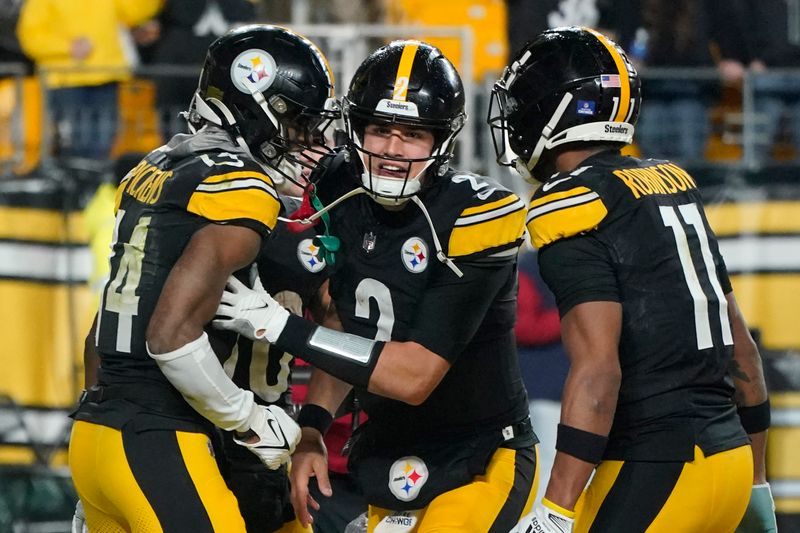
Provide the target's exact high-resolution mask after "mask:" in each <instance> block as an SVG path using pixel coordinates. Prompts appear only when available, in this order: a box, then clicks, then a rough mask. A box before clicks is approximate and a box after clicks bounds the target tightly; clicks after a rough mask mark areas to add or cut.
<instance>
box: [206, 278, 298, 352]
mask: <svg viewBox="0 0 800 533" xmlns="http://www.w3.org/2000/svg"><path fill="white" fill-rule="evenodd" d="M251 277H252V282H253V288H252V289H250V288H248V287H247V286H246V285H245V284H244V283H242V282H241V281H239V280H238V279H236V278H235V277H234V276H231V277H229V278H228V283H227V284H226V286H225V292H223V293H222V300H221V301H220V304H219V307H217V316H219V317H221V318H217V319H216V320H214V321H212V322H211V324H212V325H213V326H214V327H215V328H218V329H228V330H231V331H235V332H236V333H238V334H240V335H243V336H245V337H247V338H248V339H251V340H261V339H266V340H267V341H268V342H271V343H273V342H275V341H277V340H278V337H280V335H281V332H282V331H283V328H285V327H286V321H287V320H288V319H289V311H287V310H286V309H284V308H283V307H281V305H280V304H279V303H278V302H276V301H275V299H274V298H273V297H272V296H270V294H269V293H268V292H267V291H265V290H264V286H263V285H261V280H260V279H259V278H258V274H257V273H256V274H255V275H254V276H251Z"/></svg>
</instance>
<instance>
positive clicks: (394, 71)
mask: <svg viewBox="0 0 800 533" xmlns="http://www.w3.org/2000/svg"><path fill="white" fill-rule="evenodd" d="M342 110H343V116H344V118H345V126H346V128H347V132H348V137H349V142H348V144H347V146H346V147H345V148H344V149H343V150H342V151H341V152H340V153H338V155H336V156H335V158H334V159H333V161H331V162H329V164H328V165H326V166H325V168H326V169H327V170H326V171H325V172H324V175H322V176H321V177H320V179H319V182H318V185H317V189H316V194H317V196H318V199H319V200H321V202H322V204H325V205H331V204H332V203H333V202H334V201H335V200H337V199H338V198H341V197H343V196H344V195H355V197H348V198H347V199H345V200H343V201H342V202H341V203H338V204H337V205H336V206H335V207H333V209H332V210H331V211H330V213H329V214H330V217H331V221H330V228H331V233H333V234H334V235H335V236H336V237H338V238H339V239H340V242H339V243H334V245H333V246H328V247H327V248H328V252H334V251H335V255H334V257H335V261H336V269H335V270H334V272H333V273H332V274H331V276H332V277H331V281H330V293H331V297H332V299H333V301H334V303H335V305H336V308H337V311H338V314H339V316H340V318H341V321H342V325H343V327H344V331H345V332H346V333H339V332H334V331H332V330H328V329H325V328H320V327H316V326H314V325H312V324H310V323H309V322H306V321H303V320H300V319H298V318H296V317H292V316H289V315H288V314H287V313H286V312H285V311H283V310H282V309H281V308H280V307H278V306H275V305H274V302H272V301H271V298H270V297H269V295H268V294H266V293H264V292H261V293H256V292H254V291H251V292H250V293H246V296H245V295H244V294H242V295H240V296H243V297H246V298H251V297H253V296H256V295H259V296H260V300H259V301H258V302H255V303H252V302H251V304H250V305H243V304H241V303H240V302H239V301H238V300H237V298H230V299H229V300H228V303H227V304H226V305H222V306H221V308H220V310H219V314H222V315H226V316H229V317H232V318H231V319H230V320H228V321H227V322H226V321H223V323H222V325H225V326H226V327H231V328H234V329H236V330H237V331H240V332H242V333H244V334H245V335H249V336H251V337H256V338H265V339H267V340H269V341H270V342H273V343H276V344H277V345H278V346H281V347H286V348H287V349H288V350H289V351H292V352H293V353H295V354H297V355H298V356H301V357H303V358H304V359H306V360H308V361H309V362H310V363H312V364H313V365H314V366H315V367H316V368H317V369H318V370H322V371H324V373H323V372H319V371H317V372H315V374H314V376H313V377H312V382H311V385H310V388H309V395H308V401H309V402H310V404H307V405H305V406H304V407H303V409H302V410H301V413H300V417H299V419H298V422H299V423H300V425H301V427H302V428H303V437H302V441H301V444H300V447H299V448H298V452H297V453H296V454H295V455H294V457H293V462H292V499H293V503H294V506H295V512H296V513H297V514H298V517H299V518H300V519H301V520H304V521H305V522H308V521H310V515H309V514H308V510H307V506H308V505H312V506H317V505H319V503H318V502H316V501H314V500H312V499H310V498H309V497H308V490H307V486H308V480H309V478H310V477H311V476H316V478H317V481H318V483H319V484H320V487H321V490H322V492H323V493H326V492H329V491H330V487H329V485H328V482H327V472H326V464H325V458H324V446H323V445H322V441H321V434H322V433H324V430H325V429H326V427H327V425H328V424H329V422H330V419H331V416H332V413H333V412H334V411H335V410H336V408H337V407H338V405H339V403H340V402H341V401H342V399H343V398H344V396H345V394H346V393H347V392H348V391H349V389H350V387H351V385H352V386H355V388H356V391H357V395H358V397H359V399H360V401H361V404H362V406H363V408H364V410H365V411H366V413H367V414H368V415H369V420H368V421H367V422H366V423H365V424H364V425H363V426H362V427H361V428H360V429H359V431H358V432H357V436H356V437H355V439H354V443H353V446H352V450H351V455H350V466H351V469H352V470H353V472H354V473H355V475H356V476H357V477H358V478H359V480H360V482H361V486H362V489H363V490H364V492H365V495H366V497H367V500H368V502H369V503H370V508H369V516H368V522H369V531H373V530H374V529H375V528H377V527H380V528H381V529H382V528H385V527H389V526H394V527H397V526H398V525H404V526H405V527H406V528H407V529H404V531H432V530H436V531H454V532H455V531H459V532H475V533H477V532H482V533H485V532H487V531H492V532H504V533H505V532H506V531H508V530H509V529H510V528H511V527H513V526H514V524H516V523H517V521H518V520H519V518H520V517H521V516H522V515H523V514H524V513H526V512H527V510H528V509H529V508H530V507H531V505H532V500H533V495H534V494H535V490H536V487H535V483H536V480H535V472H536V465H535V462H536V461H535V447H534V445H535V443H536V437H535V435H534V434H533V431H532V429H531V427H530V421H529V419H528V411H527V399H526V394H525V390H524V388H523V385H522V380H521V377H520V373H519V368H518V364H517V358H516V348H515V342H514V335H513V326H514V320H515V307H516V306H515V303H516V254H517V249H518V247H519V245H520V243H521V237H522V233H523V228H524V220H523V218H524V212H525V207H524V203H523V202H522V201H521V200H520V199H519V198H518V197H517V196H515V195H514V194H512V193H511V192H510V191H508V190H506V189H505V188H503V187H501V186H500V185H498V184H497V183H495V182H493V181H490V180H488V179H487V178H484V177H481V176H476V175H472V174H467V173H463V172H459V171H456V170H453V169H451V168H449V166H448V161H449V159H450V157H451V153H452V149H453V142H454V139H455V137H456V135H457V134H458V132H459V130H460V129H461V127H462V125H463V121H464V120H465V115H464V92H463V87H462V84H461V80H460V78H459V76H458V73H457V72H456V70H455V68H454V67H453V66H452V64H451V63H450V62H449V61H448V60H447V59H446V58H445V57H444V56H442V54H441V52H440V51H439V50H438V49H436V48H434V47H432V46H430V45H428V44H425V43H422V42H418V41H397V42H393V43H391V44H389V45H387V46H385V47H382V48H380V49H378V50H377V51H375V52H374V53H373V54H371V55H370V56H369V57H368V58H367V59H366V60H365V61H364V62H363V63H362V64H361V66H360V67H359V69H358V70H357V72H356V74H355V76H354V77H353V80H352V82H351V86H350V89H349V92H348V94H347V96H346V97H345V99H344V101H343V103H342ZM327 237H330V235H328V236H327ZM322 244H325V241H322ZM337 245H338V246H337ZM337 247H338V251H336V248H337ZM333 376H335V377H333ZM337 378H338V379H337ZM340 380H341V381H340ZM321 504H322V505H324V502H321ZM379 524H380V525H379Z"/></svg>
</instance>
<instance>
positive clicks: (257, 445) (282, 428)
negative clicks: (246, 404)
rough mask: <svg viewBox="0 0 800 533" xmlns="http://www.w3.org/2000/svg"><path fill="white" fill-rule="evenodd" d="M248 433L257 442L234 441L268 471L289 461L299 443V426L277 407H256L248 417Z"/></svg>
mask: <svg viewBox="0 0 800 533" xmlns="http://www.w3.org/2000/svg"><path fill="white" fill-rule="evenodd" d="M250 431H252V432H253V433H255V434H256V436H258V439H259V440H258V441H256V442H253V443H249V442H244V441H243V440H240V439H238V438H236V437H234V439H233V440H234V441H235V442H236V444H240V445H242V446H244V447H245V448H247V449H249V450H250V451H251V452H253V453H254V454H256V455H257V456H258V458H259V459H260V460H261V462H262V463H264V465H265V466H266V467H267V468H269V469H270V470H276V469H278V468H280V466H281V465H282V464H284V463H287V462H288V461H289V458H290V457H291V456H292V452H294V448H295V446H297V443H298V442H299V441H300V426H298V425H297V422H295V421H294V420H292V418H291V417H290V416H289V415H287V414H286V412H285V411H284V410H283V409H281V408H280V407H278V406H277V405H270V406H267V407H265V406H263V405H258V406H255V408H254V409H253V414H251V415H250Z"/></svg>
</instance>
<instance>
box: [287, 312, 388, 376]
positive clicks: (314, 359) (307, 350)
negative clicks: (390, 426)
mask: <svg viewBox="0 0 800 533" xmlns="http://www.w3.org/2000/svg"><path fill="white" fill-rule="evenodd" d="M274 344H275V346H277V347H278V348H280V349H281V350H284V351H287V352H289V353H291V354H293V355H295V356H297V357H300V358H301V359H304V360H306V361H308V362H309V363H311V364H312V365H314V366H315V367H317V368H319V369H321V370H324V371H325V372H327V373H328V374H331V375H332V376H335V377H337V378H339V379H341V380H342V381H345V382H347V383H350V384H351V385H355V386H356V387H362V388H367V385H368V384H369V378H370V376H371V375H372V371H373V370H374V369H375V365H376V364H377V363H378V357H379V356H380V353H381V350H383V345H384V343H383V342H381V341H373V340H370V339H366V338H364V337H359V336H358V335H351V334H349V333H343V332H341V331H334V330H332V329H328V328H323V327H322V326H317V325H316V324H314V323H312V322H309V321H308V320H305V319H304V318H300V317H298V316H295V315H290V316H289V319H288V320H287V321H286V327H285V328H283V332H281V335H280V337H278V340H277V341H276V342H275V343H274Z"/></svg>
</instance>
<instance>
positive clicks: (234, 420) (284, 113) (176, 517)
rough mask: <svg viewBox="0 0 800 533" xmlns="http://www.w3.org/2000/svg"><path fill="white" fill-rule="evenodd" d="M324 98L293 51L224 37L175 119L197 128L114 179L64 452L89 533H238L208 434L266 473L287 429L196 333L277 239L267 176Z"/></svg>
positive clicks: (306, 48)
mask: <svg viewBox="0 0 800 533" xmlns="http://www.w3.org/2000/svg"><path fill="white" fill-rule="evenodd" d="M332 90H333V86H332V80H331V76H330V72H329V70H328V67H327V63H326V61H325V59H324V57H323V56H322V55H321V53H320V52H319V51H318V50H317V49H316V47H315V46H314V45H313V44H312V43H310V42H309V41H307V40H306V39H304V38H302V37H300V36H298V35H296V34H294V33H292V32H290V31H288V30H285V29H282V28H278V27H274V26H264V25H254V26H246V27H243V28H239V29H237V30H234V31H232V32H230V33H228V34H226V35H224V36H223V37H221V38H220V39H218V40H217V41H215V42H214V43H213V44H212V45H211V47H210V48H209V51H208V55H207V57H206V62H205V65H204V67H203V72H202V74H201V77H200V82H199V86H198V91H197V94H196V95H195V97H194V99H193V102H192V106H191V108H190V111H189V121H190V124H192V125H193V126H194V127H196V128H199V129H198V130H197V131H196V132H195V133H193V134H191V135H177V136H175V137H174V138H173V139H172V140H171V141H170V142H169V143H168V144H167V145H165V146H163V147H161V148H159V149H157V150H155V151H153V152H152V153H150V154H149V155H148V156H147V157H146V158H145V159H144V160H143V161H142V162H141V163H140V164H139V165H137V166H136V167H135V168H134V169H132V170H131V171H130V172H129V173H128V174H127V175H126V176H125V178H124V179H123V180H122V182H121V184H120V186H119V189H118V191H117V202H116V215H117V222H116V227H115V232H114V245H113V251H114V253H113V255H112V257H111V274H110V281H109V282H108V284H107V285H106V288H105V291H104V295H103V299H102V303H101V307H100V310H99V312H98V316H97V319H96V328H95V329H96V347H97V352H98V353H99V355H100V359H101V366H100V370H99V374H98V383H97V385H96V386H94V387H92V388H91V389H90V390H88V391H87V393H86V394H85V396H84V398H83V400H82V402H81V405H80V406H79V408H78V410H77V412H76V413H75V415H74V417H75V419H76V422H75V425H74V427H73V433H72V437H71V440H70V449H69V455H70V467H71V471H72V477H73V481H74V483H75V486H76V488H77V491H78V494H79V496H80V498H81V501H82V503H83V507H84V509H85V515H86V521H87V524H88V527H89V529H90V530H91V531H135V532H145V531H147V532H149V531H164V532H185V531H192V532H210V531H225V532H244V531H245V524H244V522H243V520H242V517H241V514H240V512H239V508H238V505H237V502H236V499H235V498H234V496H233V494H232V493H231V492H230V491H229V490H228V488H227V487H226V485H225V482H224V481H223V478H222V476H221V474H220V470H219V468H218V466H217V463H216V461H215V459H214V449H213V447H212V444H211V439H212V438H213V436H214V435H215V431H214V428H213V426H212V424H213V425H216V426H219V427H221V428H223V429H227V430H235V431H237V432H238V433H237V442H238V443H239V444H240V445H242V446H243V447H246V448H248V449H249V450H250V451H252V452H253V453H255V454H256V455H257V456H258V458H259V459H260V460H261V461H262V462H263V463H264V464H265V465H266V466H267V467H269V468H272V469H276V468H279V467H280V466H281V465H282V464H283V463H285V462H286V461H287V460H288V458H289V454H290V453H291V451H292V449H293V448H294V444H295V443H296V441H297V439H298V438H299V432H300V430H299V427H298V426H297V425H296V424H295V423H294V422H293V421H292V420H291V418H289V417H288V415H287V414H286V413H285V412H284V411H283V410H282V409H281V408H280V407H279V406H266V407H264V406H260V405H259V404H258V403H257V402H256V401H255V400H254V396H253V393H252V392H249V391H245V390H243V389H240V388H239V387H237V386H236V385H235V384H234V383H233V382H232V381H231V380H230V379H229V378H228V377H227V376H226V375H225V373H224V371H223V368H222V366H221V364H220V362H219V360H218V358H217V356H216V354H215V353H214V351H213V350H212V347H211V343H210V341H209V336H208V335H207V334H206V333H205V332H204V327H205V326H206V324H207V323H208V322H209V321H210V319H211V318H212V317H213V315H214V310H215V309H216V307H217V305H218V303H219V300H220V296H221V294H222V291H223V287H224V285H225V282H226V280H227V278H228V276H229V275H230V274H231V273H232V272H233V271H236V270H239V269H241V268H244V267H246V266H248V265H250V264H251V263H252V262H253V260H254V259H255V258H256V255H257V253H258V251H259V249H260V247H261V244H262V239H263V238H266V237H267V235H268V234H269V233H270V231H271V230H272V229H273V228H274V227H275V223H276V218H277V215H278V212H279V209H280V203H279V201H278V197H277V194H276V191H275V188H274V186H273V179H272V178H271V177H270V176H277V175H287V176H288V175H289V174H290V173H292V172H293V171H292V169H296V165H297V164H299V162H300V159H299V158H298V157H297V154H299V152H300V151H301V150H303V149H310V147H309V144H308V139H310V138H311V135H312V132H313V131H316V130H317V129H318V128H319V127H320V123H321V122H323V121H325V120H327V115H328V113H327V111H326V108H327V107H326V104H327V102H328V101H329V99H330V98H331V97H332ZM265 279H266V278H265Z"/></svg>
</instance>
